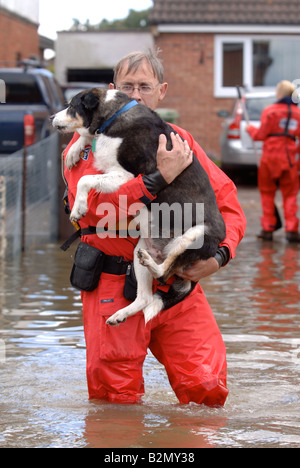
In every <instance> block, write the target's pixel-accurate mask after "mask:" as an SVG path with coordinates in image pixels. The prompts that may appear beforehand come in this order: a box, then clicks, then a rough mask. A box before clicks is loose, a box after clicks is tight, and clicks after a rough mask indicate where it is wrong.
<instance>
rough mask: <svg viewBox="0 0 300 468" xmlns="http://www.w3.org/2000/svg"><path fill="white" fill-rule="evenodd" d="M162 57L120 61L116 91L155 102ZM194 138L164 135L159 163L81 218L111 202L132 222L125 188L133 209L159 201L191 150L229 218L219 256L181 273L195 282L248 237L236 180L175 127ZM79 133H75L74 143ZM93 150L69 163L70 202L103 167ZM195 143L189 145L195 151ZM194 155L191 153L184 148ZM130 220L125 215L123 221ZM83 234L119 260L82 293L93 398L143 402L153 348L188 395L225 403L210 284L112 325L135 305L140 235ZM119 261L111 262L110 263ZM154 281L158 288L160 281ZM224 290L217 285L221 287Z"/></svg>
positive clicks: (96, 199)
mask: <svg viewBox="0 0 300 468" xmlns="http://www.w3.org/2000/svg"><path fill="white" fill-rule="evenodd" d="M167 87H168V84H167V83H166V82H164V77H163V67H162V63H161V61H160V59H159V57H158V56H157V53H156V52H155V51H149V53H141V52H137V53H132V54H130V55H128V56H126V57H125V58H124V59H123V60H121V61H120V63H119V64H118V65H117V67H116V70H115V77H114V83H112V84H111V85H110V88H111V89H114V88H116V89H118V90H120V91H122V92H125V93H126V94H127V95H128V96H130V97H132V98H133V99H136V100H137V102H138V103H139V104H140V105H145V106H148V107H149V108H150V109H152V110H155V109H156V108H157V106H158V104H159V102H160V101H162V99H163V98H164V96H165V94H166V92H167ZM173 128H174V130H175V131H176V132H178V133H179V134H180V135H181V136H182V137H183V139H184V140H186V141H187V143H188V146H186V143H183V141H182V140H181V139H180V138H179V137H178V136H175V134H174V135H173V136H172V141H173V149H172V150H171V151H167V149H166V143H167V140H166V137H165V136H164V135H162V136H161V137H160V141H159V147H158V152H157V171H156V172H155V173H154V174H153V175H152V174H150V175H148V176H143V175H139V176H138V177H137V178H135V179H133V180H131V181H129V182H128V183H126V184H124V185H123V186H122V187H121V188H120V189H119V191H118V192H116V193H113V194H104V193H96V192H95V191H92V192H91V193H90V195H89V200H88V211H87V214H86V216H85V217H84V218H82V219H81V220H80V226H81V229H86V228H88V226H97V222H98V221H99V219H100V218H101V214H99V207H100V208H101V206H103V205H104V204H111V205H113V206H115V207H116V212H117V213H119V218H120V219H118V220H117V221H118V222H119V221H124V220H125V221H126V219H127V218H129V213H128V211H127V212H126V210H124V208H123V209H119V208H121V207H120V196H121V195H122V196H123V197H124V196H126V197H127V200H128V207H130V205H131V204H134V203H137V202H139V203H143V204H148V203H151V202H152V201H153V200H155V198H156V194H157V193H158V192H159V191H160V190H161V189H162V188H163V187H165V184H166V183H168V184H170V183H171V182H172V180H174V178H176V177H177V176H178V175H179V174H180V173H181V172H182V171H183V170H184V168H185V167H187V163H188V164H190V163H191V161H192V158H190V155H189V153H190V149H191V150H192V151H193V152H194V153H195V155H196V156H197V157H198V159H199V161H200V163H201V164H202V166H203V168H204V169H205V170H206V172H207V174H208V176H209V178H210V182H211V184H212V187H213V189H214V191H215V195H216V199H217V204H218V207H219V210H220V212H221V214H222V216H223V218H224V221H225V224H226V238H225V239H224V241H223V242H222V244H221V245H220V246H219V250H218V252H217V255H216V257H214V258H210V259H209V260H207V261H198V262H196V263H195V264H194V265H191V267H190V268H188V269H186V270H185V271H179V272H178V275H179V276H182V277H183V278H186V279H189V280H192V281H194V282H197V283H198V281H200V280H201V279H202V278H205V277H207V276H209V275H212V274H214V273H216V272H217V271H218V270H219V268H220V267H225V266H226V265H227V264H228V262H229V261H230V260H231V259H232V258H234V256H235V251H236V248H237V246H238V244H239V243H240V241H241V240H242V238H243V236H244V233H245V228H246V220H245V216H244V214H243V211H242V209H241V207H240V204H239V202H238V199H237V192H236V188H235V186H234V184H233V182H232V181H231V180H230V179H229V178H228V177H227V176H226V175H225V174H224V173H223V172H222V171H221V170H220V169H219V168H218V167H217V166H216V165H215V164H214V163H213V162H212V161H211V160H210V159H209V158H208V157H207V156H206V154H205V153H204V151H203V150H202V149H201V148H200V146H199V145H198V143H196V141H195V140H194V139H193V137H192V136H191V135H190V134H189V133H188V132H186V131H185V130H183V129H180V128H179V127H177V126H175V125H174V126H173ZM78 138H79V135H78V134H75V135H74V137H73V140H72V141H71V143H70V145H69V147H68V148H67V149H66V151H65V154H64V157H66V155H67V152H68V149H69V148H70V147H71V145H72V144H73V143H74V142H75V141H76V140H77V139H78ZM91 150H92V148H86V151H85V157H83V158H82V159H81V160H80V162H79V163H78V164H77V166H74V167H73V168H72V170H71V171H69V170H68V169H65V178H66V180H67V182H68V190H69V194H68V198H69V203H70V207H71V208H72V206H73V204H74V198H75V196H76V191H77V183H78V181H79V179H80V178H81V177H82V176H84V175H86V174H93V173H95V168H94V167H93V157H92V153H91ZM187 150H188V151H187ZM186 153H187V154H186ZM102 216H103V215H102ZM121 218H122V219H121ZM82 241H83V242H85V243H87V244H90V245H91V246H93V247H95V248H97V249H99V250H101V251H102V252H104V253H105V254H106V255H107V256H109V258H110V264H111V265H112V266H113V261H114V259H117V260H119V261H118V262H116V265H115V268H114V269H113V270H115V271H112V269H110V271H109V272H105V271H104V272H102V275H101V277H100V281H99V285H98V287H97V288H96V289H95V290H94V291H92V292H83V293H82V302H83V321H84V331H85V339H86V347H87V380H88V390H89V397H90V399H100V400H107V401H110V402H114V403H136V402H138V401H139V400H140V398H141V397H142V395H143V394H144V380H143V363H144V360H145V357H146V354H147V349H148V348H150V350H151V352H152V353H153V355H154V356H155V357H156V358H157V359H158V360H159V361H160V362H161V363H162V364H163V365H164V366H165V369H166V371H167V374H168V377H169V381H170V384H171V386H172V388H173V390H174V392H175V393H176V396H177V398H178V400H179V401H180V403H182V404H187V403H189V402H195V403H198V404H201V403H203V404H205V405H207V406H222V405H224V403H225V401H226V398H227V395H228V389H227V384H226V380H227V364H226V349H225V345H224V342H223V339H222V336H221V333H220V330H219V328H218V325H217V323H216V320H215V318H214V315H213V313H212V310H211V308H210V306H209V304H208V302H207V300H206V298H205V295H204V292H203V290H202V288H201V287H200V284H197V287H196V288H195V289H194V291H193V292H192V293H191V294H190V295H189V296H188V297H186V298H185V299H184V300H183V301H182V302H180V303H179V304H177V305H176V306H174V307H172V308H171V309H169V310H166V311H162V312H161V313H160V314H158V315H157V316H156V317H155V318H154V319H153V320H151V321H150V322H149V323H147V325H146V326H145V321H144V317H143V313H142V312H139V313H138V314H136V315H134V316H132V317H130V318H129V319H128V320H127V321H126V322H125V323H123V324H122V325H120V327H117V328H115V327H110V326H109V325H107V324H106V320H107V318H108V317H109V316H111V315H112V314H114V313H115V312H116V311H118V310H119V309H122V308H123V307H126V306H127V305H129V302H128V301H127V300H126V299H125V298H124V295H123V290H124V284H125V274H124V273H125V272H124V271H122V262H121V259H123V260H124V261H127V262H132V260H133V251H134V248H135V246H136V244H137V242H138V239H133V238H130V237H128V238H124V237H123V238H121V237H115V238H113V237H109V236H107V237H105V238H100V237H98V236H97V235H96V234H95V235H88V236H82ZM111 268H112V267H111ZM154 287H160V286H159V285H154ZM216 294H218V291H216Z"/></svg>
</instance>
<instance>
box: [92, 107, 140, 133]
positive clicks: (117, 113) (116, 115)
mask: <svg viewBox="0 0 300 468" xmlns="http://www.w3.org/2000/svg"><path fill="white" fill-rule="evenodd" d="M137 105H138V102H137V101H130V102H129V103H128V104H126V105H125V106H124V107H122V109H120V110H119V111H118V112H116V113H115V115H113V116H112V117H111V118H110V119H109V120H107V121H106V122H105V123H104V124H103V125H102V127H100V128H99V130H98V131H97V133H102V132H104V130H105V129H106V128H107V127H108V126H109V125H110V124H111V123H112V122H113V121H114V120H115V119H116V118H117V117H118V115H120V114H123V113H124V112H127V111H128V110H129V109H131V108H132V107H134V106H137Z"/></svg>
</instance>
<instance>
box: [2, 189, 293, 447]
mask: <svg viewBox="0 0 300 468" xmlns="http://www.w3.org/2000/svg"><path fill="white" fill-rule="evenodd" d="M239 197H240V201H241V203H242V206H243V208H244V210H245V213H246V215H247V218H248V223H249V224H248V229H247V235H246V237H245V239H244V241H243V243H242V244H241V246H240V248H239V251H238V257H237V259H236V260H234V261H233V262H232V263H231V264H230V265H229V266H228V267H227V268H225V269H223V270H222V271H220V272H219V273H218V274H217V275H215V276H213V277H211V278H209V279H206V280H205V281H204V282H203V287H204V290H205V292H206V295H207V297H208V299H209V302H210V304H211V306H212V309H213V311H214V313H215V316H216V319H217V321H218V324H219V326H220V329H221V331H222V334H223V337H224V341H225V344H226V347H227V352H228V387H229V390H230V394H229V398H228V401H227V403H226V406H225V408H223V409H210V408H206V407H204V406H198V405H195V404H190V405H186V406H183V405H179V404H178V402H177V399H176V397H175V396H174V394H173V391H172V389H171V387H170V385H169V383H168V380H167V377H166V374H165V372H164V369H163V368H162V366H161V365H160V364H159V363H158V362H157V361H156V360H155V359H154V358H153V357H152V356H151V355H149V356H148V357H147V359H146V363H145V369H144V374H145V384H146V395H145V397H144V399H143V403H142V404H140V405H113V404H108V403H103V402H98V403H95V402H89V401H88V394H87V388H86V378H85V342H84V337H83V328H82V315H81V303H80V295H79V293H78V292H76V291H74V290H73V289H72V288H71V287H70V285H69V280H68V276H69V270H70V268H71V264H72V258H71V256H72V254H73V251H74V249H73V250H72V251H71V252H68V253H63V252H61V251H60V250H59V248H58V246H57V245H45V246H41V247H39V250H31V251H30V252H27V254H26V255H25V256H24V258H23V259H21V260H7V261H6V262H2V263H0V265H1V266H0V447H2V448H3V447H11V448H13V447H21V448H22V447H25V448H31V447H37V448H40V447H41V448H42V447H45V448H51V447H53V448H54V447H55V448H56V447H61V448H69V447H77V448H94V447H97V448H118V447H119V448H223V447H242V448H246V447H252V448H255V447H256V448H258V447H264V448H273V447H289V448H296V447H299V446H300V391H299V388H300V387H299V384H300V334H299V325H300V247H298V246H289V245H287V244H286V242H285V240H284V237H283V233H278V234H277V235H276V240H275V241H274V242H273V243H264V244H263V243H261V242H259V241H258V240H257V239H256V238H255V233H256V232H257V231H258V230H259V215H260V205H259V198H258V193H257V190H256V189H255V188H249V189H248V188H241V189H239Z"/></svg>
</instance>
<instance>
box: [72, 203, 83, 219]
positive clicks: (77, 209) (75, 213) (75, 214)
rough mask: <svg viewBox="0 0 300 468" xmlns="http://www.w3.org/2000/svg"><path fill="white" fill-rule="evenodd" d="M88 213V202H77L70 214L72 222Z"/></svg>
mask: <svg viewBox="0 0 300 468" xmlns="http://www.w3.org/2000/svg"><path fill="white" fill-rule="evenodd" d="M86 213H87V204H86V203H81V204H78V205H77V204H75V205H74V207H73V210H72V212H71V215H70V221H71V223H74V222H77V221H79V220H80V219H81V218H83V217H84V216H85V215H86Z"/></svg>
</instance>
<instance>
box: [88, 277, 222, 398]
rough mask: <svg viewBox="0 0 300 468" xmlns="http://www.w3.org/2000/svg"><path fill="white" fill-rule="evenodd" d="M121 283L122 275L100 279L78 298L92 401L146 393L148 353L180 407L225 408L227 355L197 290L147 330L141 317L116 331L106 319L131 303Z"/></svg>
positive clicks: (208, 309) (209, 310)
mask: <svg viewBox="0 0 300 468" xmlns="http://www.w3.org/2000/svg"><path fill="white" fill-rule="evenodd" d="M124 281H125V277H124V276H121V277H120V276H114V275H108V274H102V276H101V280H100V283H99V286H98V288H97V289H96V290H95V291H93V292H91V293H83V294H82V300H83V318H84V331H85V339H86V346H87V381H88V390H89V397H90V399H104V400H108V401H110V402H119V403H136V402H138V401H139V400H140V398H141V397H142V395H143V394H144V380H143V363H144V360H145V357H146V354H147V348H150V350H151V352H152V353H153V354H154V356H155V357H156V358H157V359H158V361H160V362H161V363H162V364H163V365H164V366H165V368H166V371H167V374H168V377H169V381H170V384H171V386H172V388H173V390H174V392H175V393H176V395H177V398H178V399H179V401H180V402H181V403H189V402H191V401H193V402H196V403H199V404H200V403H204V404H206V405H207V406H222V405H224V403H225V400H226V397H227V395H228V390H227V388H226V372H227V365H226V350H225V346H224V343H223V340H222V336H221V333H220V331H219V328H218V325H217V323H216V321H215V318H214V316H213V313H212V311H211V309H210V306H209V304H208V302H207V300H206V298H205V296H204V293H203V291H202V289H201V288H200V286H197V287H196V289H195V290H194V291H193V292H192V293H191V294H190V296H189V297H187V298H186V299H185V300H184V301H183V302H181V303H180V304H177V305H176V306H175V307H173V308H171V309H169V310H167V311H163V312H161V313H160V314H159V315H158V316H157V317H155V318H154V319H153V320H152V321H151V322H150V323H148V324H147V325H146V326H145V321H144V316H143V313H142V312H139V313H138V314H136V315H135V316H133V317H130V318H129V319H128V320H127V321H126V322H125V323H124V324H121V325H120V326H119V327H116V328H115V327H111V326H109V325H107V324H106V320H107V318H108V317H109V316H111V315H112V314H114V313H115V312H116V311H117V310H119V309H121V308H123V307H126V306H127V305H128V304H129V303H128V301H127V300H126V299H125V298H124V297H123V288H124Z"/></svg>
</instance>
